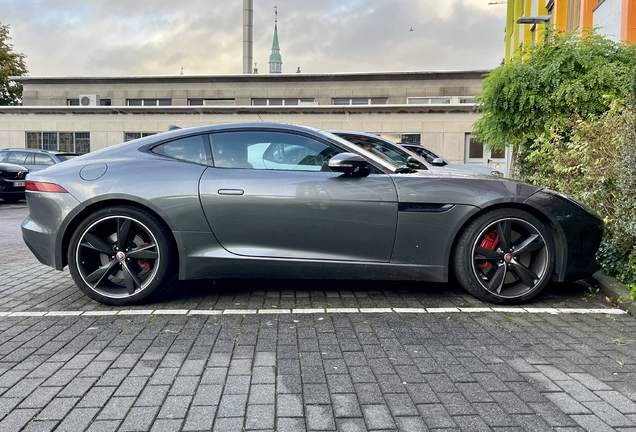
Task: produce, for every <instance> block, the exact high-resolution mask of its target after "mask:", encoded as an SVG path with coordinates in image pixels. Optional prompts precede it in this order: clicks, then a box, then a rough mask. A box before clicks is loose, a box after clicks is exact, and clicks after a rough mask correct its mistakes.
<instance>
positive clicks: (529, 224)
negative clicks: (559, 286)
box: [453, 209, 554, 304]
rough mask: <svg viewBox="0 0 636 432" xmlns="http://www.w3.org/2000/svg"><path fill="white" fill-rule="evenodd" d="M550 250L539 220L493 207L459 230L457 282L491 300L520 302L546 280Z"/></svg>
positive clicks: (544, 283) (550, 263) (485, 299)
mask: <svg viewBox="0 0 636 432" xmlns="http://www.w3.org/2000/svg"><path fill="white" fill-rule="evenodd" d="M553 250H554V248H553V246H552V239H551V237H550V234H549V232H548V230H547V229H546V227H545V226H544V225H543V224H542V223H541V221H539V219H537V218H536V217H534V216H532V215H531V214H529V213H527V212H524V211H521V210H517V209H499V210H493V211H491V212H488V213H486V214H484V215H482V216H480V217H479V218H477V219H476V220H474V221H473V222H472V223H471V224H470V225H468V226H467V227H466V229H465V230H464V232H463V233H462V234H461V237H460V239H459V242H458V244H457V247H456V250H455V255H454V262H453V267H454V270H455V275H456V277H457V279H458V281H459V283H460V284H461V285H462V286H463V287H464V288H465V289H466V290H467V291H468V292H470V293H471V294H473V295H474V296H475V297H477V298H479V299H481V300H484V301H487V302H491V303H500V304H512V303H522V302H524V301H528V300H530V299H531V298H533V297H534V296H536V295H537V294H539V292H541V290H542V289H543V288H544V287H545V286H546V285H547V283H548V282H549V280H550V275H551V273H552V268H553V260H554V259H553V256H554V252H553Z"/></svg>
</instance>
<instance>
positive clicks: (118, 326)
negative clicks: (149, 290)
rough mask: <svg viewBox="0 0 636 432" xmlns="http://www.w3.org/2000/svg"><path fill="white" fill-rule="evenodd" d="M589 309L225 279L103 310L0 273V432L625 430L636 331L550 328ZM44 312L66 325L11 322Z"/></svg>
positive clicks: (632, 422) (18, 267)
mask: <svg viewBox="0 0 636 432" xmlns="http://www.w3.org/2000/svg"><path fill="white" fill-rule="evenodd" d="M591 294H592V293H591V292H590V290H588V289H587V288H586V287H585V286H583V285H570V286H566V287H550V289H549V290H548V292H547V293H546V294H545V295H543V296H541V298H539V299H538V300H537V301H536V302H533V303H532V304H530V305H526V307H527V308H528V311H529V312H528V311H525V312H522V311H519V312H513V311H514V310H515V309H509V310H507V311H505V312H499V311H497V312H495V311H493V310H491V309H489V310H488V311H484V312H468V310H471V309H469V308H473V309H472V310H476V309H474V308H483V307H490V306H492V305H486V304H483V303H481V302H479V301H478V300H476V299H474V298H472V297H470V296H469V295H467V294H465V293H464V292H463V291H461V290H460V289H458V288H456V287H454V286H451V285H430V284H429V285H423V284H415V283H380V282H372V283H367V282H330V281H327V282H325V281H263V280H254V281H236V280H232V281H219V282H216V283H214V282H213V281H203V282H195V283H175V284H173V286H172V287H171V289H169V290H168V291H167V292H166V293H165V294H164V295H163V296H162V297H161V298H160V299H158V300H156V302H155V303H152V304H145V305H139V306H136V307H134V308H132V307H131V308H111V307H105V306H101V305H99V304H97V303H95V302H92V301H90V300H88V299H87V298H86V297H84V296H83V295H82V294H81V293H80V292H79V290H78V289H77V288H75V286H74V285H73V283H72V281H71V279H70V277H69V275H68V273H67V272H55V271H52V270H50V269H48V268H46V267H43V266H41V265H39V264H36V263H35V262H34V261H28V262H22V263H13V264H8V265H5V266H3V267H2V269H1V270H0V314H2V315H5V316H0V430H1V431H18V430H25V431H48V430H59V431H66V430H73V432H78V431H82V430H89V431H115V430H119V431H147V430H153V431H179V430H184V431H203V430H206V431H209V430H214V431H234V430H237V431H240V430H249V431H252V430H254V431H257V430H258V431H261V430H262V431H271V430H278V431H294V432H296V431H305V430H307V431H322V430H340V431H365V430H373V431H382V430H387V431H388V430H391V431H393V430H404V431H426V430H440V431H441V430H449V431H450V430H466V431H480V430H501V431H514V430H519V431H535V430H536V431H545V430H572V431H576V430H590V431H604V430H608V431H609V430H624V431H628V430H636V341H635V340H634V339H636V320H635V319H634V318H633V317H631V316H629V315H620V314H607V313H555V312H556V310H557V309H562V310H570V311H572V310H574V309H585V310H588V311H589V310H592V309H600V308H606V307H607V308H609V307H611V306H610V305H606V304H605V302H604V299H602V298H600V296H598V295H597V296H592V295H591ZM312 308H313V309H317V308H318V309H321V311H320V312H317V313H300V312H307V309H312ZM405 308H410V309H411V310H413V311H416V312H417V313H405V312H401V313H398V312H395V311H396V310H397V311H404V310H405ZM426 308H428V310H429V312H426ZM434 308H453V309H447V310H453V312H443V310H445V309H434ZM547 308H552V309H547ZM554 308H556V309H554ZM347 309H349V310H353V311H355V312H350V313H347V312H346V310H347ZM294 310H296V312H297V313H292V312H294ZM327 310H331V311H333V310H335V311H336V312H331V313H327ZM361 310H362V312H361ZM477 310H481V309H477ZM517 310H518V309H517ZM549 310H551V311H552V312H553V313H549V312H546V311H549ZM51 311H62V312H63V313H66V314H67V316H46V315H45V316H18V315H19V314H16V312H19V313H25V312H28V313H36V314H37V313H38V312H39V315H42V314H43V313H50V312H51ZM541 311H543V312H541ZM614 311H615V309H608V310H607V312H614ZM9 312H11V313H13V314H15V315H7V313H9ZM87 312H88V313H91V314H99V313H103V314H115V313H117V314H116V315H102V316H100V315H88V314H87ZM122 312H128V313H130V315H123V314H122ZM186 312H187V314H185V313H186ZM223 312H225V313H223ZM283 312H287V313H283ZM433 312H434V313H433ZM536 312H538V313H536ZM579 312H582V311H581V310H579ZM596 312H598V311H596ZM79 313H83V315H80V316H73V315H72V314H79ZM196 313H206V314H208V315H197V314H196ZM213 313H217V314H213Z"/></svg>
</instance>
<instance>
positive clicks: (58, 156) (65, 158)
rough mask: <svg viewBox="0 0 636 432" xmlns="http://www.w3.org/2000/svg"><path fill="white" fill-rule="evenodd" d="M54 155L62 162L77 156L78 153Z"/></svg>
mask: <svg viewBox="0 0 636 432" xmlns="http://www.w3.org/2000/svg"><path fill="white" fill-rule="evenodd" d="M56 156H57V158H58V159H59V160H61V161H62V162H64V161H67V160H69V159H73V158H75V157H78V156H79V155H76V154H59V155H56Z"/></svg>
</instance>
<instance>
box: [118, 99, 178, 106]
mask: <svg viewBox="0 0 636 432" xmlns="http://www.w3.org/2000/svg"><path fill="white" fill-rule="evenodd" d="M126 105H128V106H170V105H172V99H166V98H164V99H126Z"/></svg>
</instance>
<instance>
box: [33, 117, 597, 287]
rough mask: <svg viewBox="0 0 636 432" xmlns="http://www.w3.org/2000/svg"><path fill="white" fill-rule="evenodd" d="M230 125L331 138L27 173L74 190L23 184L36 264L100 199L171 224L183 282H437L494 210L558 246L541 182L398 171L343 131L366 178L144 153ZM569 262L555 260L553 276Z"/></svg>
mask: <svg viewBox="0 0 636 432" xmlns="http://www.w3.org/2000/svg"><path fill="white" fill-rule="evenodd" d="M232 130H241V131H244V130H251V131H259V130H265V131H272V130H274V131H276V130H277V131H286V132H290V133H298V134H304V135H308V136H311V137H313V138H314V139H316V140H322V141H325V140H327V141H329V138H328V137H329V136H328V134H324V133H319V132H317V131H315V130H313V129H311V128H305V127H298V126H291V125H280V124H267V123H253V124H228V125H216V126H206V127H200V128H191V129H188V130H181V131H174V132H168V133H162V134H158V135H154V136H151V137H147V138H143V139H140V140H136V141H134V142H130V143H126V144H121V145H118V146H114V147H111V148H107V149H104V150H99V151H96V152H94V153H90V154H88V155H85V156H80V157H78V158H74V159H72V160H70V161H67V162H65V163H64V164H60V165H55V166H52V167H50V168H48V169H47V170H45V171H42V172H37V173H34V174H29V176H28V177H27V179H28V180H33V181H40V182H52V183H56V184H59V185H62V186H63V187H64V188H66V189H67V190H68V192H69V193H68V194H63V193H42V192H27V203H28V204H29V209H30V215H29V217H28V218H27V219H26V220H25V222H24V223H23V227H22V229H23V236H24V239H25V241H26V242H27V244H28V245H29V247H30V248H31V249H32V250H33V251H34V253H35V254H36V256H37V257H38V259H40V261H42V262H43V263H45V264H47V265H50V266H52V267H55V268H57V269H61V268H63V265H64V262H65V256H66V251H65V250H64V245H65V239H68V237H69V236H70V234H71V233H72V229H73V227H74V226H76V225H77V224H78V223H79V222H78V221H80V220H82V219H83V218H84V217H85V216H86V215H87V214H88V212H91V211H93V209H97V208H100V207H101V206H103V205H114V204H117V205H122V204H124V205H133V206H139V207H143V208H146V209H148V210H150V211H152V212H154V213H156V214H157V215H158V217H160V218H161V219H162V220H163V221H164V222H165V224H166V226H167V227H168V228H169V229H170V230H171V232H172V233H173V236H174V239H175V242H176V244H177V248H178V253H179V260H180V261H179V278H180V279H194V278H206V277H239V276H240V277H246V276H248V277H265V276H267V277H311V278H343V279H364V278H371V279H405V280H407V279H412V280H428V281H438V282H443V281H446V280H447V278H448V266H449V261H450V256H451V252H452V247H453V242H454V240H455V238H456V237H457V235H458V233H459V232H460V231H461V229H462V227H463V226H465V224H466V223H467V222H468V221H469V220H470V219H471V218H472V217H474V216H475V215H477V214H478V213H479V212H481V211H483V210H484V209H488V208H489V207H493V206H502V205H511V204H514V205H515V206H517V207H523V206H527V207H526V208H528V209H534V211H535V212H538V213H539V214H542V215H544V216H545V219H546V220H549V221H550V223H551V224H554V226H555V232H556V233H557V234H556V235H557V237H558V238H559V241H558V242H557V244H558V245H560V244H561V243H566V240H567V239H565V238H562V237H563V236H564V230H563V229H560V228H559V224H560V221H559V220H557V219H556V218H555V217H553V216H551V215H550V214H549V211H548V210H546V206H545V205H542V202H543V201H541V200H534V201H532V202H531V203H530V202H529V201H528V199H529V198H530V197H532V196H533V195H534V194H536V193H537V192H538V191H539V190H540V189H539V188H536V187H534V186H530V185H527V184H523V183H518V182H514V181H510V180H507V179H497V178H493V177H486V176H479V175H472V174H459V173H456V172H452V171H442V170H428V171H426V170H421V171H417V172H413V173H409V174H395V173H393V172H391V171H390V170H389V169H387V167H386V166H384V165H382V164H381V163H378V161H374V160H373V158H371V157H370V156H369V155H368V154H366V152H364V151H363V150H360V149H359V148H357V147H356V146H354V145H351V146H350V147H347V146H346V144H343V143H342V142H341V140H340V141H337V140H334V141H333V142H332V141H329V142H331V144H333V145H335V146H337V147H339V148H340V149H342V150H343V151H349V152H351V153H357V154H360V155H362V156H364V157H365V158H366V159H367V160H369V163H370V165H372V166H373V167H374V169H373V171H372V173H371V174H370V175H368V176H366V177H351V176H346V175H340V174H338V173H334V172H319V171H271V170H256V169H238V168H237V169H233V168H214V167H209V166H205V165H200V164H195V163H189V162H185V161H180V160H175V159H170V158H167V157H163V156H158V155H156V154H152V153H150V152H149V149H150V148H152V147H153V146H155V145H157V144H160V143H163V142H167V141H169V140H172V139H175V138H180V137H183V136H189V135H197V134H204V133H213V132H215V131H232ZM220 191H222V192H221V193H220ZM228 191H229V193H228ZM589 217H590V218H593V216H589ZM592 225H593V224H592ZM568 256H569V255H567V253H566V254H565V255H564V254H563V253H561V255H559V257H560V259H562V260H563V259H567V257H568ZM299 264H300V265H299ZM568 265H569V264H566V263H561V264H560V265H559V266H557V270H558V271H559V272H560V273H561V274H560V275H559V278H561V279H562V277H563V273H564V272H565V271H566V269H567V268H569V267H568Z"/></svg>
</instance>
